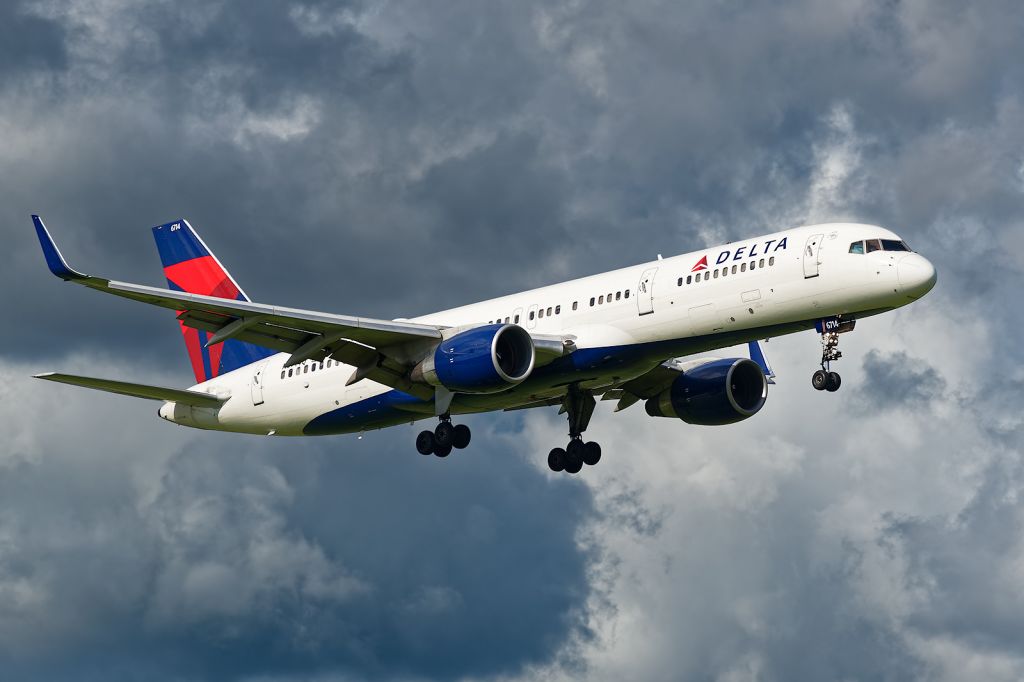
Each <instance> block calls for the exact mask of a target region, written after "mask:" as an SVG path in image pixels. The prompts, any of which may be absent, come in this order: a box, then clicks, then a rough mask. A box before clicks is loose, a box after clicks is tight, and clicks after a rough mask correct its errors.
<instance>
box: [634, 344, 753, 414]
mask: <svg viewBox="0 0 1024 682" xmlns="http://www.w3.org/2000/svg"><path fill="white" fill-rule="evenodd" d="M767 397H768V381H767V379H765V376H764V372H763V371H762V370H761V367H760V366H759V365H758V364H757V363H756V362H754V361H753V360H747V359H746V358H728V359H725V360H712V361H710V362H707V363H705V364H703V365H698V366H697V367H694V368H693V369H690V370H687V371H685V372H683V373H681V374H680V375H679V376H677V377H676V378H675V379H674V380H673V381H672V385H671V386H670V387H669V388H667V389H665V390H664V391H662V392H661V393H660V394H659V395H657V396H655V397H654V398H651V399H650V400H648V401H647V403H646V405H645V406H646V408H647V414H649V415H651V416H652V417H676V418H678V419H682V420H683V421H684V422H686V423H687V424H699V425H702V426H718V425H721V424H733V423H735V422H738V421H742V420H744V419H746V418H747V417H751V416H753V415H755V414H757V411H758V410H760V409H761V408H762V407H763V406H764V401H765V399H766V398H767Z"/></svg>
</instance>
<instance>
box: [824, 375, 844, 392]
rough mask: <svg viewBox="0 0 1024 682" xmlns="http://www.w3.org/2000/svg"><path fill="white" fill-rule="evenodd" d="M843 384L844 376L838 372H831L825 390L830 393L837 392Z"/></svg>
mask: <svg viewBox="0 0 1024 682" xmlns="http://www.w3.org/2000/svg"><path fill="white" fill-rule="evenodd" d="M842 385H843V378H842V377H841V376H839V373H838V372H829V373H828V380H827V381H826V382H825V390H826V391H828V392H829V393H835V392H836V391H838V390H839V387H840V386H842Z"/></svg>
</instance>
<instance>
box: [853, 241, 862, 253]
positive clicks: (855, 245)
mask: <svg viewBox="0 0 1024 682" xmlns="http://www.w3.org/2000/svg"><path fill="white" fill-rule="evenodd" d="M850 253H864V242H854V243H852V244H850Z"/></svg>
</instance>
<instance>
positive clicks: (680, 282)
mask: <svg viewBox="0 0 1024 682" xmlns="http://www.w3.org/2000/svg"><path fill="white" fill-rule="evenodd" d="M676 286H680V287H681V286H683V278H682V277H680V278H679V281H678V282H676Z"/></svg>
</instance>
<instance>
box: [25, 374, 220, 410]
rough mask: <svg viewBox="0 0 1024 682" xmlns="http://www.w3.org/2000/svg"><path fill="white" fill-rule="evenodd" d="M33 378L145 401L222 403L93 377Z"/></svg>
mask: <svg viewBox="0 0 1024 682" xmlns="http://www.w3.org/2000/svg"><path fill="white" fill-rule="evenodd" d="M35 378H36V379H45V380H46V381H56V382H58V383H61V384H71V385H72V386H83V387H85V388H93V389H96V390H97V391H106V392H107V393H119V394H121V395H130V396H132V397H135V398H146V399H147V400H172V401H174V402H176V403H181V404H182V405H192V406H193V407H219V406H220V404H221V403H223V402H224V400H222V399H221V398H218V397H216V396H213V395H210V394H209V393H200V392H199V391H183V390H181V389H177V388H164V387H163V386H148V385H146V384H132V383H128V382H127V381H114V380H113V379H96V378H94V377H81V376H76V375H74V374H57V373H56V372H47V373H45V374H36V375H35Z"/></svg>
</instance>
